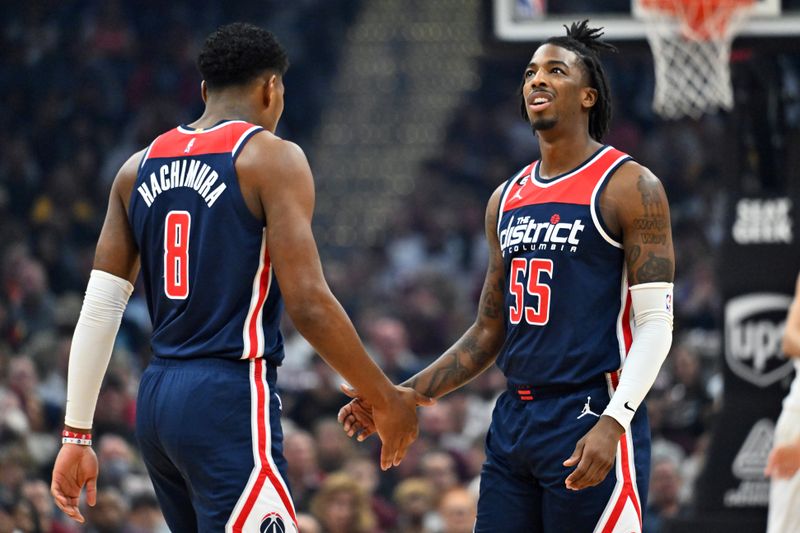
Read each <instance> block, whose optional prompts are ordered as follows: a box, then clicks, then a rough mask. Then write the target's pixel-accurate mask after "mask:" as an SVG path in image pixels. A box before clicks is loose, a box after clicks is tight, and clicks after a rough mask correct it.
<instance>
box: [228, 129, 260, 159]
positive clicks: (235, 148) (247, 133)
mask: <svg viewBox="0 0 800 533" xmlns="http://www.w3.org/2000/svg"><path fill="white" fill-rule="evenodd" d="M260 129H262V128H261V126H253V127H252V128H250V129H248V130H246V131H245V132H244V133H242V136H241V137H239V140H238V141H236V144H234V145H233V150H231V157H232V158H234V159H236V154H237V153H238V152H239V147H240V146H241V145H242V143H243V142H244V140H245V139H247V137H249V136H250V134H251V133H253V132H254V131H256V130H260Z"/></svg>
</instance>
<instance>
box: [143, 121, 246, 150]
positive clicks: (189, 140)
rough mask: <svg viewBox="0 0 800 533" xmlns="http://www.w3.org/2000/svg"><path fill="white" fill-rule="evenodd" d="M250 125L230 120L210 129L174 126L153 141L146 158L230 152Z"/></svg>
mask: <svg viewBox="0 0 800 533" xmlns="http://www.w3.org/2000/svg"><path fill="white" fill-rule="evenodd" d="M252 127H253V125H252V124H250V123H248V122H242V121H232V122H227V123H225V124H220V125H219V126H217V127H215V128H212V129H210V130H187V129H179V128H174V129H172V130H170V131H168V132H166V133H164V134H163V135H161V136H160V137H158V138H157V139H156V140H155V141H154V142H153V145H152V147H151V148H150V151H149V152H148V154H147V158H148V159H156V158H162V157H163V158H175V157H191V156H196V155H205V154H224V153H230V152H232V151H233V149H234V147H235V146H236V143H237V142H238V141H239V139H240V138H241V136H242V135H243V134H244V133H245V132H246V131H247V130H249V129H250V128H252Z"/></svg>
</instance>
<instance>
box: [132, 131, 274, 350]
mask: <svg viewBox="0 0 800 533" xmlns="http://www.w3.org/2000/svg"><path fill="white" fill-rule="evenodd" d="M259 131H262V128H261V127H259V126H254V125H253V124H249V123H247V122H244V121H238V120H233V121H223V122H221V123H219V124H217V125H216V126H214V127H212V128H207V129H205V130H203V129H192V128H189V127H187V126H179V127H177V128H175V129H173V130H170V131H168V132H166V133H164V134H162V135H160V136H159V137H157V138H156V139H155V140H154V141H153V143H152V144H151V145H150V147H149V148H148V149H147V151H146V152H145V155H144V157H143V159H142V162H141V165H140V167H139V173H138V177H137V180H136V185H135V186H134V189H133V192H132V194H131V198H130V203H129V206H128V217H129V220H130V222H131V227H132V228H133V233H134V238H135V241H136V244H137V245H138V247H139V252H140V255H141V264H142V278H143V281H144V286H145V290H146V293H147V304H148V306H149V310H150V316H151V317H152V319H153V334H152V346H153V352H154V354H155V355H156V356H158V357H162V358H172V359H184V358H197V357H216V358H227V359H254V358H259V357H264V358H265V359H267V361H269V362H270V363H272V364H275V365H279V364H280V362H281V359H282V357H283V351H282V346H283V341H282V338H281V334H280V332H279V330H278V325H279V321H280V314H281V307H282V303H281V295H280V290H279V288H278V284H277V282H276V280H275V279H274V277H273V273H272V268H271V265H270V260H269V250H267V246H266V239H265V235H266V234H265V228H264V222H263V221H261V220H258V219H256V217H254V216H253V214H252V213H251V212H250V211H249V210H248V208H247V206H246V204H245V202H244V198H243V197H242V193H241V191H240V189H239V183H238V179H237V176H236V170H235V167H234V164H235V162H236V158H237V157H238V155H239V154H240V153H241V151H242V149H243V147H244V145H245V143H246V142H247V141H248V140H249V139H250V138H251V137H252V136H253V135H255V134H256V133H258V132H259Z"/></svg>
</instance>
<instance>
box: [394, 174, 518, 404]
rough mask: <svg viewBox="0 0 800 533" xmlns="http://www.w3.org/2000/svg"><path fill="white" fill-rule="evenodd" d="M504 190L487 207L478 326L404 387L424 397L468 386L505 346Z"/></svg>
mask: <svg viewBox="0 0 800 533" xmlns="http://www.w3.org/2000/svg"><path fill="white" fill-rule="evenodd" d="M502 189H503V188H502V186H501V187H498V189H497V190H496V191H495V192H494V194H492V197H491V199H490V200H489V204H488V205H487V207H486V239H487V241H488V243H489V266H488V268H487V270H486V279H485V280H484V282H483V290H482V291H481V299H480V303H479V305H478V316H477V317H476V319H475V322H474V323H473V324H472V326H471V327H470V328H469V329H468V330H467V331H466V333H464V335H463V336H462V337H461V338H460V339H458V340H457V341H456V343H455V344H453V346H452V347H450V349H449V350H447V351H446V352H445V353H444V354H443V355H442V356H441V357H439V358H438V359H437V360H436V361H434V362H433V363H431V364H430V365H429V366H428V367H427V368H425V369H424V370H422V371H421V372H419V373H418V374H417V375H416V376H414V377H412V378H411V379H409V380H408V381H406V382H405V383H403V385H404V386H406V387H411V388H412V389H415V390H416V391H417V392H419V393H420V394H424V395H425V396H428V397H431V398H438V397H439V396H443V395H444V394H447V393H448V392H450V391H452V390H455V389H457V388H459V387H461V386H462V385H464V384H465V383H467V382H469V381H470V380H472V379H473V378H474V377H475V376H477V375H479V374H480V373H481V372H483V371H484V370H486V369H487V368H488V367H489V366H490V365H491V364H492V363H493V362H494V360H495V359H496V358H497V354H498V352H499V351H500V347H501V346H502V345H503V340H504V339H505V318H504V315H503V295H504V290H505V272H504V268H503V257H502V255H501V254H500V242H499V241H498V239H497V210H498V206H499V203H500V195H501V194H502Z"/></svg>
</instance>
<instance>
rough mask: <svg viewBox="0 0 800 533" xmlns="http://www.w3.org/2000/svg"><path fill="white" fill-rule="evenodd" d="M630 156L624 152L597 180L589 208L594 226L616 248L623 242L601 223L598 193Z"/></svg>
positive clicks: (620, 246)
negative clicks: (608, 231) (610, 233)
mask: <svg viewBox="0 0 800 533" xmlns="http://www.w3.org/2000/svg"><path fill="white" fill-rule="evenodd" d="M630 158H631V157H630V156H629V155H627V154H624V155H621V156H620V157H619V158H617V160H616V161H614V162H613V163H611V165H609V167H608V169H607V170H606V171H605V172H604V173H603V177H601V178H600V179H599V180H597V185H595V186H594V190H593V191H592V199H591V202H590V203H589V210H590V211H591V213H592V222H594V227H595V228H597V231H598V233H600V235H602V237H603V239H605V241H606V242H607V243H608V244H610V245H611V246H614V247H615V248H622V243H621V242H619V241H617V240H615V239H612V238H611V236H610V235H609V234H608V233H606V230H605V229H603V225H602V224H600V215H599V213H598V212H597V207H596V204H597V202H596V200H597V194H598V193H599V192H600V188H601V187H602V186H603V184H604V183H605V182H606V180H607V179H608V177H609V175H610V174H611V173H612V172H613V171H615V170H616V169H617V168H618V166H619V165H620V164H621V163H623V162H624V161H625V160H628V159H630ZM537 183H538V182H537Z"/></svg>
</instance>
